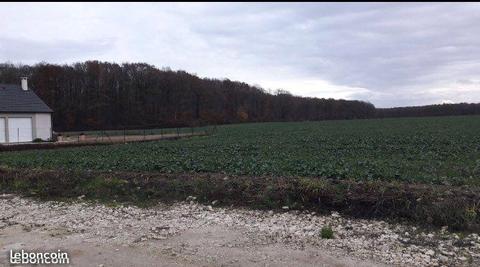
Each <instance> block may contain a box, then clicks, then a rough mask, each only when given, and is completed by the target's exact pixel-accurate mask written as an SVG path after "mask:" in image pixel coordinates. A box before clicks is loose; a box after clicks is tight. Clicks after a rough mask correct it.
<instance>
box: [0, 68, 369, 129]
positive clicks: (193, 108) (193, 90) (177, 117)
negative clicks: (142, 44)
mask: <svg viewBox="0 0 480 267" xmlns="http://www.w3.org/2000/svg"><path fill="white" fill-rule="evenodd" d="M21 76H26V77H28V78H29V87H31V88H32V90H34V91H35V93H36V94H37V95H38V96H39V97H40V98H41V99H42V100H44V102H45V103H46V104H47V105H49V106H50V107H51V108H52V109H53V110H54V114H53V125H54V128H55V130H57V131H68V130H90V129H118V128H123V127H177V126H192V125H200V124H225V123H238V122H265V121H303V120H327V119H359V118H369V117H372V116H373V115H374V113H375V107H374V106H373V105H372V104H370V103H366V102H362V101H347V100H334V99H319V98H308V97H299V96H294V95H291V94H290V93H289V92H287V91H284V90H277V91H276V92H275V93H269V92H267V91H265V90H264V89H262V88H260V87H256V86H251V85H248V84H246V83H243V82H238V81H231V80H228V79H224V80H220V79H208V78H199V77H198V76H196V75H192V74H189V73H187V72H185V71H172V70H170V69H158V68H156V67H155V66H152V65H148V64H145V63H124V64H115V63H108V62H99V61H87V62H81V63H75V64H71V65H56V64H48V63H39V64H35V65H32V66H30V65H13V64H10V63H3V64H0V83H18V84H19V83H20V78H19V77H21Z"/></svg>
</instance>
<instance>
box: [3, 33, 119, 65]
mask: <svg viewBox="0 0 480 267" xmlns="http://www.w3.org/2000/svg"><path fill="white" fill-rule="evenodd" d="M113 45H114V43H113V41H112V40H108V39H105V40H102V39H100V40H86V41H70V40H63V41H54V42H45V41H36V40H27V39H15V38H2V37H0V60H1V61H11V62H19V61H21V62H22V63H38V62H40V61H47V62H66V63H71V62H72V61H75V60H78V59H79V58H85V57H95V56H100V55H102V54H103V53H104V52H105V51H107V50H109V49H111V48H112V47H113Z"/></svg>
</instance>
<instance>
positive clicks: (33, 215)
mask: <svg viewBox="0 0 480 267" xmlns="http://www.w3.org/2000/svg"><path fill="white" fill-rule="evenodd" d="M194 200H195V197H192V196H191V197H188V198H187V201H186V202H179V203H175V204H172V205H166V204H158V205H157V206H155V207H150V208H138V207H134V206H123V205H118V206H114V207H111V206H106V205H103V204H98V203H90V202H85V201H76V202H73V203H60V202H53V201H48V202H40V201H35V200H31V199H28V198H19V197H16V196H9V197H3V198H0V230H1V229H3V228H5V227H8V226H11V225H21V226H23V227H24V228H25V229H34V228H37V227H41V228H46V229H67V230H66V231H68V232H71V233H77V234H81V235H82V236H83V238H84V239H85V240H97V241H100V242H111V243H114V244H116V245H118V246H128V245H130V244H133V243H137V244H141V243H142V242H143V241H146V240H163V239H169V238H171V237H173V236H176V235H177V234H179V233H182V232H184V231H186V230H188V229H195V228H199V227H202V226H205V225H219V226H222V227H227V228H231V229H242V232H244V234H245V235H246V236H248V237H252V238H251V239H252V240H255V241H254V242H257V243H258V244H274V243H283V244H286V245H288V246H294V247H296V248H299V249H301V248H302V247H304V246H305V245H311V246H317V247H318V248H322V249H327V250H328V251H331V252H332V253H333V254H338V255H348V256H351V257H356V258H358V259H370V260H372V261H375V262H380V263H386V264H395V265H401V266H437V265H443V266H480V238H479V236H478V235H476V234H471V235H468V236H466V237H463V238H460V237H459V236H458V235H457V236H455V235H454V234H450V233H447V232H445V231H443V232H444V233H443V234H441V235H440V234H439V233H436V232H428V231H424V232H423V233H420V234H419V230H420V229H417V228H415V227H412V226H409V225H403V224H393V223H387V222H384V221H379V220H365V219H351V218H350V219H347V218H346V217H344V216H341V215H340V214H338V213H336V212H333V213H332V214H331V215H330V216H328V215H326V216H323V215H315V213H312V212H299V211H291V210H288V211H285V212H281V213H276V212H272V211H257V210H249V209H235V208H222V207H217V208H215V209H213V208H212V207H211V206H204V205H200V204H198V203H196V202H194ZM324 226H331V227H332V229H333V231H334V236H335V238H334V239H322V238H321V234H320V232H321V229H322V227H324ZM119 229H121V230H120V231H119ZM438 231H439V232H440V230H438ZM407 237H408V238H407ZM459 240H460V241H465V242H462V244H463V245H462V246H455V245H454V244H455V242H459ZM232 245H233V246H234V244H232ZM174 253H177V252H172V256H173V254H174ZM467 256H468V257H467Z"/></svg>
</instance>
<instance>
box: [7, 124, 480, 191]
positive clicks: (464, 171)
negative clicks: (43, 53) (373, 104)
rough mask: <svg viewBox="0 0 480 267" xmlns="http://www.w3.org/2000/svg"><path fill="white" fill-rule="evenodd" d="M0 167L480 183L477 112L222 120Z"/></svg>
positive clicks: (11, 158)
mask: <svg viewBox="0 0 480 267" xmlns="http://www.w3.org/2000/svg"><path fill="white" fill-rule="evenodd" d="M0 166H5V167H13V168H18V167H20V168H43V169H57V168H64V169H80V170H88V169H92V170H104V171H110V170H113V171H148V172H164V173H177V172H212V173H225V174H235V175H255V176H257V175H258V176H260V175H274V176H309V177H328V178H339V179H340V178H342V179H345V178H346V179H359V180H368V179H370V180H371V179H384V180H400V181H418V182H427V183H447V184H448V183H450V184H480V116H462V117H438V118H402V119H384V120H381V119H379V120H351V121H322V122H291V123H290V122H289V123H258V124H238V125H227V126H221V127H219V129H218V132H217V133H216V134H214V135H212V136H207V137H194V138H191V139H182V140H176V141H157V142H147V143H131V144H120V145H111V146H91V147H77V148H63V149H56V150H31V151H19V152H3V153H0Z"/></svg>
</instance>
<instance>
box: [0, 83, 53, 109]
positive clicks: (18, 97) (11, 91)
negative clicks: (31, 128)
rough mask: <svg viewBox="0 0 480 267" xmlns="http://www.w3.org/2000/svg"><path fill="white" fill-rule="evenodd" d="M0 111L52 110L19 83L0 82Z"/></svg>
mask: <svg viewBox="0 0 480 267" xmlns="http://www.w3.org/2000/svg"><path fill="white" fill-rule="evenodd" d="M0 112H13V113H15V112H32V113H50V112H53V111H52V110H51V109H50V108H49V107H48V106H47V105H46V104H45V103H44V102H43V101H42V100H41V99H40V97H38V96H37V95H36V94H35V93H34V92H33V91H32V90H31V89H28V90H26V91H25V90H23V89H22V87H21V86H20V85H15V84H0Z"/></svg>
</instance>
